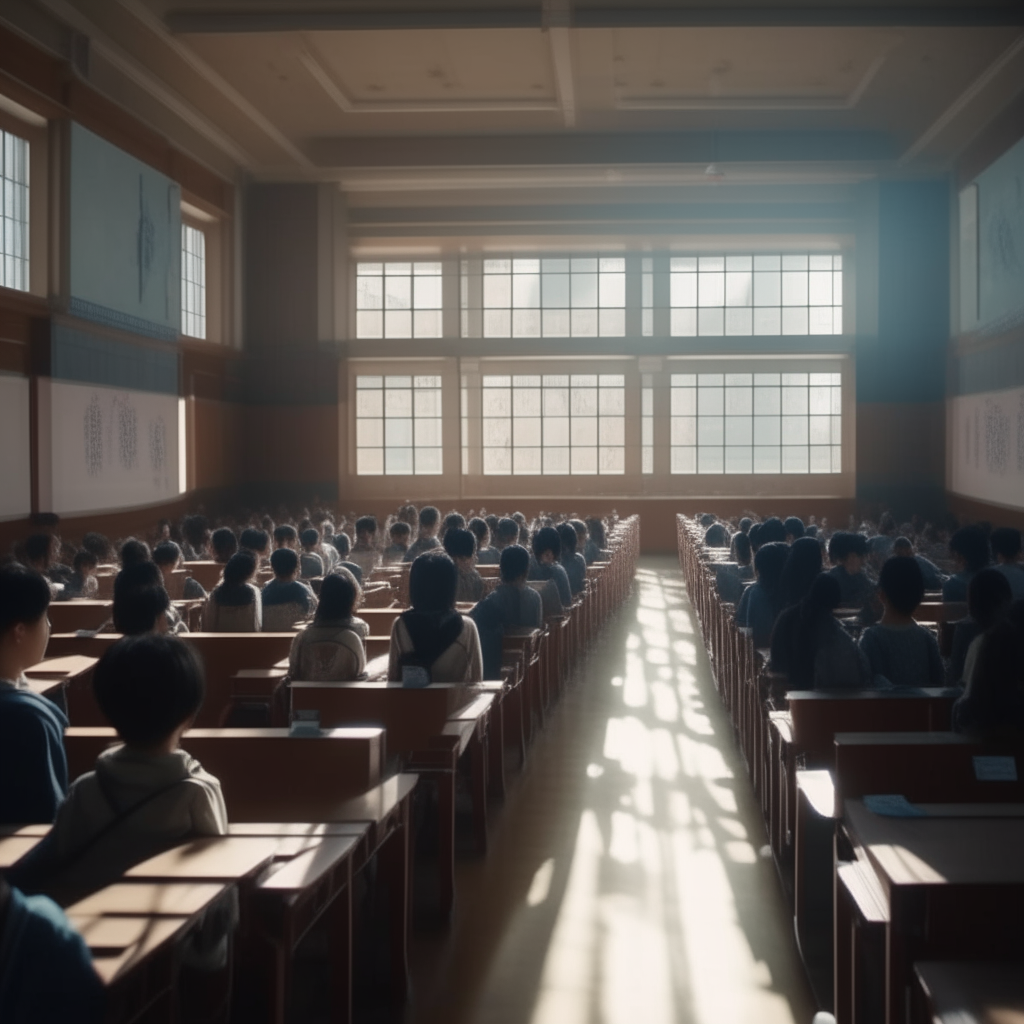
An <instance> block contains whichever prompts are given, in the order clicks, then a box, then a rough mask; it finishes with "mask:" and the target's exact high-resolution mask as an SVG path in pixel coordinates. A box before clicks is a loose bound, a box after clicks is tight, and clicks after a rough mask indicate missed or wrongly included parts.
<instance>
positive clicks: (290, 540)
mask: <svg viewBox="0 0 1024 1024" xmlns="http://www.w3.org/2000/svg"><path fill="white" fill-rule="evenodd" d="M298 539H299V533H298V531H297V530H296V529H295V527H294V526H292V525H291V524H289V523H282V524H281V525H280V526H275V527H274V543H276V544H278V545H279V546H284V545H286V544H294V543H295V542H296V541H297V540H298Z"/></svg>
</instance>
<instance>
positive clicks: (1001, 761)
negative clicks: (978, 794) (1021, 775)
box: [974, 756, 1017, 782]
mask: <svg viewBox="0 0 1024 1024" xmlns="http://www.w3.org/2000/svg"><path fill="white" fill-rule="evenodd" d="M974 777H975V778H976V779H977V780H978V782H1016V781H1017V759H1016V758H1015V757H1012V756H1006V757H992V756H987V757H975V758H974Z"/></svg>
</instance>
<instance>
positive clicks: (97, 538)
mask: <svg viewBox="0 0 1024 1024" xmlns="http://www.w3.org/2000/svg"><path fill="white" fill-rule="evenodd" d="M82 548H83V549H84V550H85V551H89V552H91V553H92V554H93V555H95V556H96V564H97V565H111V564H112V563H113V560H114V554H113V549H112V548H111V546H110V541H109V540H107V538H106V537H104V536H103V534H102V533H96V532H95V531H90V532H89V533H87V534H86V535H85V536H84V537H83V538H82Z"/></svg>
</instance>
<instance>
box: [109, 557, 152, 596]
mask: <svg viewBox="0 0 1024 1024" xmlns="http://www.w3.org/2000/svg"><path fill="white" fill-rule="evenodd" d="M163 585H164V577H163V573H161V572H160V567H159V566H158V565H157V564H156V563H155V562H151V561H150V562H133V563H131V564H129V565H126V566H125V567H124V568H123V569H122V570H121V571H120V572H119V573H118V574H117V575H116V576H115V577H114V603H115V604H116V603H117V601H118V600H119V599H120V600H121V601H126V600H129V599H130V595H131V594H133V593H135V592H136V591H138V590H145V589H146V588H147V587H162V586H163Z"/></svg>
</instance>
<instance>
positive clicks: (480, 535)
mask: <svg viewBox="0 0 1024 1024" xmlns="http://www.w3.org/2000/svg"><path fill="white" fill-rule="evenodd" d="M466 529H468V530H469V532H470V533H471V534H473V536H474V537H475V538H476V564H477V565H497V564H498V563H499V560H500V559H501V552H500V551H499V550H498V549H497V548H492V547H491V531H490V528H489V527H488V526H487V522H486V520H483V519H481V518H480V517H479V516H474V517H473V518H472V519H470V521H469V523H468V524H467V527H466Z"/></svg>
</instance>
